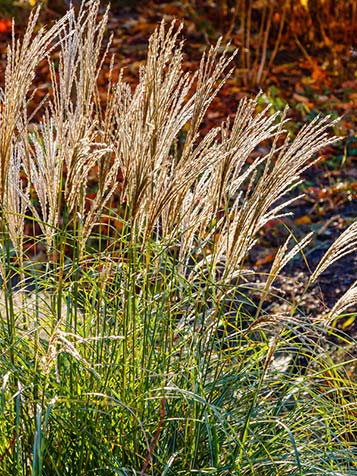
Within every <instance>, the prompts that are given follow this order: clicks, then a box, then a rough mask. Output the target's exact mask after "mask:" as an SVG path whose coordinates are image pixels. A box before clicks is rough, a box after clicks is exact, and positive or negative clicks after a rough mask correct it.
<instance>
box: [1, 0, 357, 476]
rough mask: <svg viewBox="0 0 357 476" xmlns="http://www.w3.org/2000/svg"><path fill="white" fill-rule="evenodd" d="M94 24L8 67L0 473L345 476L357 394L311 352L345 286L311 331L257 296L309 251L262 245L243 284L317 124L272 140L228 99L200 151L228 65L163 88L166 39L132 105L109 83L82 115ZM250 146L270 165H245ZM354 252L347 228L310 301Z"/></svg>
mask: <svg viewBox="0 0 357 476" xmlns="http://www.w3.org/2000/svg"><path fill="white" fill-rule="evenodd" d="M98 11H99V4H98V2H96V1H90V2H88V5H87V6H86V7H82V9H81V10H80V11H79V13H77V14H75V12H74V11H72V10H70V11H69V12H68V13H67V15H66V16H64V17H63V18H62V19H61V20H60V21H59V22H58V23H56V24H55V25H54V26H52V27H51V28H49V29H47V30H45V29H38V28H37V27H36V22H37V16H38V12H36V13H34V14H33V15H32V16H31V18H30V20H29V24H28V28H27V31H26V33H25V36H24V38H23V39H22V40H15V39H14V40H13V41H12V42H11V43H10V45H9V47H8V51H7V67H6V72H5V80H4V86H3V88H2V89H1V94H0V103H1V104H0V113H1V115H0V200H1V248H0V249H1V256H0V258H1V262H0V274H1V283H2V284H1V286H2V294H1V300H0V304H1V305H0V342H1V350H0V384H1V391H0V473H1V474H2V475H12V476H20V475H21V476H22V475H23V476H25V475H26V476H27V475H31V476H40V475H43V476H54V475H58V476H64V475H73V476H79V475H83V476H84V475H85V476H88V475H108V476H109V475H141V476H144V475H155V476H156V475H162V476H163V475H175V476H176V475H180V474H182V475H189V474H199V475H206V474H211V475H218V474H219V475H227V476H228V475H275V474H279V475H292V474H294V475H323V474H326V475H347V474H356V471H357V465H356V464H357V462H356V461H357V460H356V458H357V453H356V449H355V446H354V442H355V439H356V404H355V393H354V392H355V390H356V388H355V384H354V383H353V382H352V381H350V380H349V378H348V375H347V372H346V371H345V368H346V367H345V363H342V362H335V361H334V360H333V358H332V357H331V356H330V355H329V353H328V347H327V346H326V344H325V341H326V339H327V337H328V336H329V333H330V332H331V331H330V324H331V323H332V322H333V321H334V320H335V319H336V317H337V316H338V315H339V314H341V313H342V312H347V311H348V310H349V308H350V306H352V305H353V304H355V303H356V301H357V292H356V284H355V285H354V286H353V287H352V288H351V289H350V290H348V291H347V293H346V294H345V295H344V296H343V297H342V298H340V300H339V301H338V302H337V303H336V305H335V306H334V307H333V308H332V309H331V310H330V311H326V314H325V315H324V316H322V317H321V316H320V318H319V319H317V318H316V317H314V316H307V315H303V314H302V313H301V312H300V313H299V312H297V308H296V304H294V305H293V304H291V305H289V303H287V302H283V298H282V297H281V296H280V294H279V286H278V285H277V280H278V278H279V275H280V274H281V271H282V269H283V268H284V267H285V265H286V264H287V263H288V262H289V261H290V260H291V259H292V258H293V257H294V256H295V255H296V254H297V253H300V252H303V250H304V248H305V247H306V246H308V244H309V240H310V239H311V236H307V237H306V238H304V239H303V240H302V241H301V242H300V243H296V242H294V240H293V239H291V240H287V241H286V242H285V243H282V246H281V248H280V249H279V251H278V252H277V254H276V257H275V259H274V261H273V264H272V267H271V270H270V272H269V273H268V274H267V275H265V276H255V273H254V272H253V271H252V270H249V269H247V266H246V265H245V262H246V257H247V255H248V253H249V251H250V250H251V249H252V247H253V246H255V244H256V242H257V240H258V239H259V231H260V230H262V228H263V227H264V225H265V224H266V223H267V222H268V221H269V220H272V219H274V218H276V217H279V216H281V215H282V214H283V213H285V211H286V206H287V205H288V204H289V202H290V201H291V198H290V197H291V194H290V192H291V190H292V189H293V188H294V187H295V186H296V185H297V184H298V183H299V182H300V176H301V173H302V172H303V171H304V170H305V169H306V167H307V166H308V165H309V164H311V158H312V157H314V154H315V153H316V152H317V151H318V150H319V149H320V148H321V147H322V146H325V145H327V144H331V143H333V142H335V140H336V139H335V138H334V137H331V136H330V134H329V127H330V125H331V124H330V123H329V121H328V120H327V119H321V118H317V119H316V120H315V121H313V122H312V123H310V124H308V125H306V126H304V127H303V128H302V130H301V131H300V132H299V133H298V134H297V136H296V138H295V139H294V140H293V141H292V142H291V141H289V139H288V138H285V139H284V137H286V135H285V131H284V127H285V116H284V114H283V115H282V117H281V116H279V115H278V114H275V115H273V116H269V115H268V114H267V111H262V112H259V113H257V112H256V105H257V102H256V100H254V99H253V100H249V99H244V100H242V101H240V102H239V103H238V105H237V111H236V114H235V116H234V118H233V119H227V120H226V121H224V122H223V123H222V125H221V126H219V127H216V128H214V129H211V130H210V132H208V133H207V134H206V135H204V136H203V135H202V134H201V133H200V127H201V124H202V121H203V119H204V117H205V113H206V111H207V109H208V107H209V106H210V103H211V102H212V100H213V98H214V97H215V95H216V94H217V93H218V91H219V89H220V87H221V86H222V85H223V83H224V81H225V78H226V77H227V74H229V70H230V68H232V67H233V63H232V60H233V58H234V54H233V55H232V54H231V53H229V48H227V47H226V48H225V47H223V46H222V45H221V44H220V43H218V44H217V45H216V46H213V47H212V48H211V49H210V50H209V51H208V52H207V53H206V54H204V56H203V57H202V60H201V63H200V65H199V68H198V71H197V72H196V73H194V74H190V73H185V72H183V69H182V57H183V53H182V48H183V45H182V43H181V42H180V41H179V35H180V27H179V26H177V25H175V24H171V25H165V24H164V23H162V24H161V25H160V26H159V27H158V28H157V30H156V31H155V33H154V34H153V35H152V37H151V38H150V41H149V47H148V57H147V62H146V64H145V66H143V67H142V68H141V70H140V77H139V80H138V85H137V86H136V87H135V88H134V89H133V88H132V87H130V86H129V85H128V84H126V83H125V82H124V80H123V77H122V75H120V76H119V79H118V80H117V81H114V80H112V79H111V78H112V75H111V74H109V80H108V85H107V92H106V95H105V98H104V101H103V93H102V92H101V94H99V90H98V87H97V80H98V77H99V75H100V72H101V69H102V66H103V63H104V58H105V56H106V51H108V49H109V46H108V38H106V22H107V18H108V13H107V12H104V13H102V15H101V16H98ZM104 45H107V46H104ZM46 58H47V60H48V62H49V65H50V71H51V77H52V84H51V88H50V93H49V96H48V97H47V98H46V100H45V102H44V103H43V104H42V105H41V108H42V109H41V110H42V113H43V115H42V119H41V120H39V121H38V122H35V121H34V120H33V119H32V116H31V115H30V114H29V112H28V103H29V102H30V101H31V97H32V96H31V94H32V93H31V88H32V82H33V80H34V76H35V68H36V65H37V64H38V63H39V62H40V61H42V60H44V59H46ZM110 64H111V71H112V70H113V65H114V60H112V62H111V63H110ZM38 116H39V111H38V113H37V115H36V117H38ZM262 141H265V143H267V141H268V142H270V143H271V148H270V152H269V153H268V154H266V155H264V156H262V157H259V158H256V159H254V160H251V159H250V157H251V153H252V152H253V151H255V150H256V149H257V147H258V145H259V144H260V143H261V142H262ZM93 182H95V183H96V193H95V194H93V193H89V192H92V189H91V187H92V186H93ZM356 245H357V230H356V225H352V226H351V227H350V228H349V229H348V230H347V231H346V232H345V233H344V234H343V235H342V236H341V237H340V238H339V239H338V240H337V241H336V242H335V243H334V244H333V245H332V246H331V248H330V250H329V251H328V252H327V253H326V255H325V256H324V257H323V259H322V261H321V263H320V264H319V265H318V266H317V268H316V269H315V270H314V272H313V274H312V276H311V278H310V284H312V283H313V282H315V281H316V280H317V279H318V277H319V275H320V274H321V273H322V272H323V271H324V270H325V269H326V267H327V266H329V265H330V264H331V263H332V262H334V261H335V260H336V259H338V258H339V257H341V256H344V255H345V254H346V253H350V252H353V251H355V250H356ZM332 285H333V283H332ZM271 296H274V297H273V299H274V300H275V301H276V302H278V301H279V300H281V303H282V304H284V305H282V306H281V311H279V312H276V311H275V312H273V311H272V310H271V309H272V308H270V307H269V302H271ZM275 308H276V306H275ZM345 340H346V342H347V340H348V339H347V337H346V338H345Z"/></svg>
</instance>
